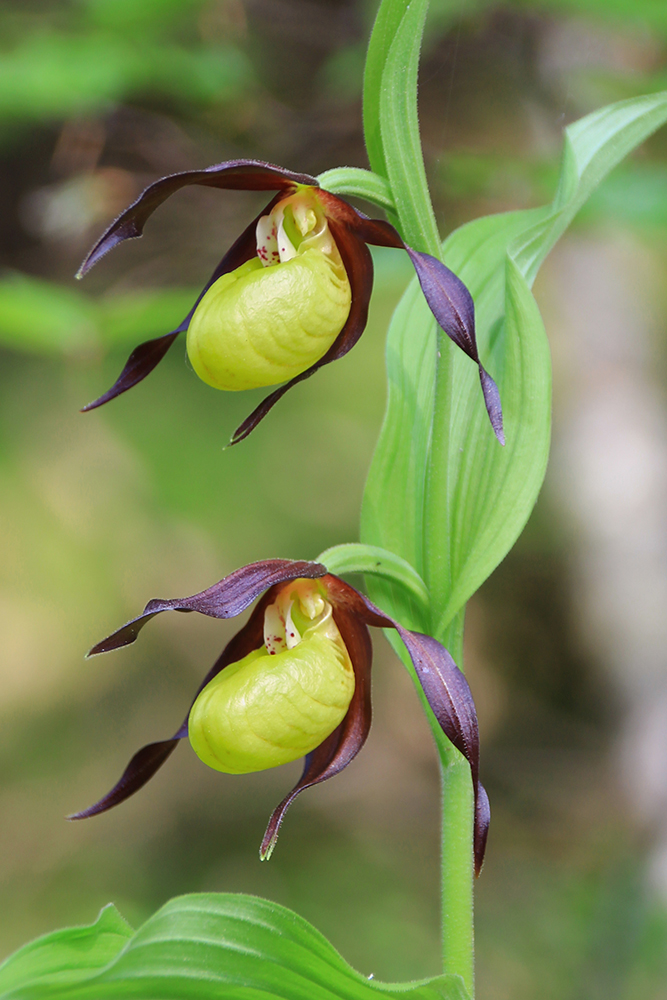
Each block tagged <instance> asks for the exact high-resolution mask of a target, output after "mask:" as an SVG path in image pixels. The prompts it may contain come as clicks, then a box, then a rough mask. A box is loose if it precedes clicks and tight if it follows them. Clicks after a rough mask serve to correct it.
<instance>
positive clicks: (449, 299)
mask: <svg viewBox="0 0 667 1000" xmlns="http://www.w3.org/2000/svg"><path fill="white" fill-rule="evenodd" d="M319 197H320V198H321V199H322V201H324V202H325V204H326V205H327V208H328V211H329V212H330V213H331V215H332V216H333V217H335V218H337V219H338V220H339V221H340V222H341V223H342V224H344V225H346V226H347V227H348V229H349V230H351V231H352V232H354V233H356V234H357V236H358V237H359V238H360V239H362V240H364V241H365V242H366V243H370V244H372V245H373V246H381V247H395V248H396V249H404V250H406V251H407V252H408V254H409V256H410V260H411V261H412V263H413V266H414V269H415V271H416V272H417V278H418V279H419V284H420V285H421V288H422V291H423V293H424V298H425V299H426V301H427V302H428V305H429V308H430V310H431V312H432V313H433V315H434V316H435V318H436V320H437V321H438V323H439V325H440V326H441V327H442V329H443V330H444V332H445V333H446V334H447V336H448V337H449V338H450V339H451V340H453V341H454V343H455V344H456V345H457V347H460V348H461V350H462V351H463V352H464V353H465V354H467V355H468V357H469V358H472V360H473V361H474V362H475V364H476V365H477V367H478V368H479V378H480V382H481V384H482V392H483V394H484V403H485V405H486V410H487V413H488V414H489V420H490V421H491V426H492V428H493V431H494V433H495V435H496V437H497V438H498V440H499V441H500V443H501V444H505V436H504V433H503V417H502V409H501V405H500V395H499V393H498V387H497V385H496V383H495V382H494V381H493V379H492V378H491V376H490V375H489V373H488V372H487V371H486V369H485V368H484V367H483V365H482V362H481V361H480V358H479V352H478V350H477V338H476V335H475V306H474V303H473V300H472V296H471V295H470V292H469V291H468V289H467V288H466V286H465V285H464V284H463V282H462V281H461V279H460V278H458V277H457V276H456V275H455V274H454V272H453V271H450V270H449V268H448V267H445V265H444V264H443V263H442V261H440V260H438V259H437V257H432V256H431V254H428V253H422V252H420V251H418V250H413V249H412V247H410V246H408V244H407V243H404V242H403V240H402V239H401V237H400V236H399V234H398V232H397V231H396V230H395V229H394V227H393V226H392V225H391V224H390V223H388V222H384V221H382V220H381V219H367V218H366V216H364V215H361V214H360V213H359V212H357V211H355V209H354V208H353V207H352V206H351V205H348V203H347V202H346V201H343V200H342V198H338V197H336V195H332V194H330V193H329V192H328V191H322V192H320V194H319Z"/></svg>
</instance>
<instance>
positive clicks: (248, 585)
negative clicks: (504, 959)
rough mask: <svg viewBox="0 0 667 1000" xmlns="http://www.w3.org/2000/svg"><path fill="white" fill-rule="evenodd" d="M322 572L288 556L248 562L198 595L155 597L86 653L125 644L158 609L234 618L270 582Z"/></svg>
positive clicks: (284, 580)
mask: <svg viewBox="0 0 667 1000" xmlns="http://www.w3.org/2000/svg"><path fill="white" fill-rule="evenodd" d="M326 572H327V571H326V567H324V566H321V565H320V563H313V562H305V561H294V560H292V559H263V560H262V561H261V562H256V563H250V564H249V565H248V566H243V567H241V569H237V570H235V571H234V572H233V573H230V574H229V576H226V577H225V578H224V579H223V580H220V581H218V583H214V584H213V586H212V587H209V588H208V589H207V590H202V591H201V592H200V593H199V594H193V595H192V596H191V597H175V598H172V599H171V600H161V599H159V598H156V599H155V600H152V601H149V602H148V604H147V605H146V607H145V608H144V610H143V611H142V613H141V614H140V615H137V617H136V618H133V619H132V620H131V621H129V622H127V624H125V625H123V626H122V628H119V629H118V630H117V631H116V632H113V633H112V634H111V635H110V636H107V638H106V639H102V641H101V642H98V643H97V645H95V646H93V648H92V649H91V650H90V652H89V653H88V656H95V655H96V654H97V653H108V652H109V651H110V650H112V649H120V648H121V646H129V644H130V643H132V642H134V640H135V639H136V638H137V636H138V634H139V632H140V631H141V629H142V628H143V627H144V625H145V624H146V623H147V622H149V621H150V620H151V618H154V617H155V616H156V615H159V614H160V613H161V612H162V611H197V612H199V614H201V615H207V616H208V617H209V618H234V617H235V616H236V615H239V614H241V612H242V611H245V609H246V608H247V607H249V606H250V605H251V604H252V602H253V601H254V600H255V598H257V597H259V595H260V594H262V593H263V592H264V591H265V590H268V589H269V587H273V586H274V584H277V583H284V582H286V581H287V580H295V579H297V577H306V578H307V579H310V580H315V579H317V578H318V577H321V576H324V575H325V574H326Z"/></svg>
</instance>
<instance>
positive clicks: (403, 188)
mask: <svg viewBox="0 0 667 1000" xmlns="http://www.w3.org/2000/svg"><path fill="white" fill-rule="evenodd" d="M427 10H428V0H411V2H410V3H409V4H408V6H407V7H406V9H405V13H404V14H403V17H402V18H401V20H400V23H399V24H398V27H397V28H396V33H395V35H394V38H393V39H392V41H391V44H390V45H389V48H388V50H387V55H386V60H385V65H384V70H383V73H382V86H381V88H380V134H381V139H382V149H383V153H384V162H385V166H386V172H387V177H388V178H389V184H390V187H391V191H392V194H393V197H394V202H395V205H396V212H397V215H398V222H399V229H400V232H401V235H402V237H403V239H404V240H406V241H407V242H408V243H409V244H410V245H411V246H413V247H414V248H415V249H416V250H425V251H428V252H429V253H432V254H435V255H437V253H438V249H439V246H440V238H439V235H438V227H437V225H436V221H435V215H434V213H433V206H432V205H431V195H430V193H429V189H428V183H427V180H426V170H425V168H424V157H423V154H422V147H421V139H420V136H419V120H418V117H417V76H418V73H419V54H420V51H421V39H422V35H423V33H424V22H425V20H426V12H427Z"/></svg>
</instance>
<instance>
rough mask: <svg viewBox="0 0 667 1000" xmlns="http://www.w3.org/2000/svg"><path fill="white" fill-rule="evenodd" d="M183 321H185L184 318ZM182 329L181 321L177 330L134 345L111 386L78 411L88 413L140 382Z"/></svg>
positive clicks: (160, 358) (161, 357) (157, 362)
mask: <svg viewBox="0 0 667 1000" xmlns="http://www.w3.org/2000/svg"><path fill="white" fill-rule="evenodd" d="M191 315H192V313H189V314H188V317H187V322H189V321H190V317H191ZM183 322H184V323H185V322H186V320H184V321H183ZM183 329H185V328H184V327H183V323H181V325H180V326H179V327H178V329H177V330H173V331H172V332H171V333H165V334H163V336H161V337H156V338H155V339H154V340H147V341H145V342H144V343H143V344H139V346H138V347H135V349H134V350H133V351H132V353H131V354H130V356H129V358H128V359H127V361H126V362H125V367H124V368H123V370H122V372H121V373H120V375H119V376H118V378H117V379H116V381H115V382H114V384H113V385H112V386H111V388H110V389H107V391H106V392H105V393H103V394H102V395H101V396H99V397H98V398H97V399H94V400H93V402H92V403H87V404H86V406H82V407H81V411H80V412H81V413H88V411H89V410H96V409H97V407H98V406H103V405H104V404H105V403H108V402H109V400H111V399H115V398H116V396H120V395H121V394H122V393H124V392H127V390H128V389H131V388H132V387H133V386H135V385H137V383H138V382H142V381H143V380H144V379H145V378H146V376H147V375H150V373H151V372H152V371H153V369H154V368H156V367H157V365H159V363H160V362H161V361H162V359H163V357H164V356H165V354H166V353H167V351H168V350H169V348H170V347H171V345H172V344H173V343H174V341H175V340H176V338H177V337H178V335H179V333H181V331H182V330H183Z"/></svg>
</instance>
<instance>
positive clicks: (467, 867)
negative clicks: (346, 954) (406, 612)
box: [427, 535, 475, 998]
mask: <svg viewBox="0 0 667 1000" xmlns="http://www.w3.org/2000/svg"><path fill="white" fill-rule="evenodd" d="M427 537H428V535H427ZM464 615H465V610H462V611H460V612H459V614H458V615H457V616H456V617H455V618H454V620H453V621H452V622H451V623H450V625H449V628H448V629H447V633H446V635H444V636H443V637H442V641H443V642H444V644H445V645H446V646H447V648H448V649H449V651H450V653H451V654H452V656H453V657H454V659H455V661H456V663H458V664H461V663H462V662H463V620H464ZM438 638H439V637H438ZM434 721H435V720H434ZM438 730H440V727H438ZM436 746H437V748H438V756H439V757H440V769H441V780H442V855H441V876H442V963H443V971H444V972H453V973H456V974H458V975H459V976H461V977H462V979H463V981H464V983H465V985H466V989H467V990H468V992H469V994H470V996H471V998H472V997H474V995H475V926H474V915H475V914H474V899H473V883H474V877H475V876H474V862H473V850H472V843H473V824H474V818H475V802H474V794H473V787H472V778H471V775H470V766H469V765H468V762H467V760H466V759H465V757H464V756H463V755H462V754H461V753H459V751H458V750H457V749H456V747H454V746H452V744H451V743H450V742H449V740H448V739H447V738H446V737H444V736H443V734H442V732H441V731H439V738H436Z"/></svg>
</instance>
